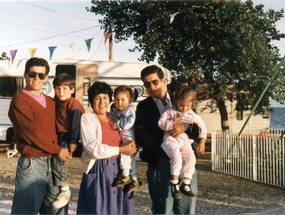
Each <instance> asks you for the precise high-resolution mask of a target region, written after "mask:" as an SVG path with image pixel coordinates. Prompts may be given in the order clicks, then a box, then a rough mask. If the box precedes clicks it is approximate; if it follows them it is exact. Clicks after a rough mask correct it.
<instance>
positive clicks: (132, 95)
mask: <svg viewBox="0 0 285 215" xmlns="http://www.w3.org/2000/svg"><path fill="white" fill-rule="evenodd" d="M119 92H127V93H128V94H129V99H130V102H134V101H136V100H137V98H138V95H139V93H138V91H137V89H136V88H130V87H129V86H126V85H121V86H118V87H117V88H116V89H115V91H114V97H115V96H116V95H117V94H118V93H119Z"/></svg>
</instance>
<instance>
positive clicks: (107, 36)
mask: <svg viewBox="0 0 285 215" xmlns="http://www.w3.org/2000/svg"><path fill="white" fill-rule="evenodd" d="M112 33H113V32H111V33H108V34H104V37H105V42H104V45H105V44H106V42H107V40H108V39H109V37H110V36H111V35H112Z"/></svg>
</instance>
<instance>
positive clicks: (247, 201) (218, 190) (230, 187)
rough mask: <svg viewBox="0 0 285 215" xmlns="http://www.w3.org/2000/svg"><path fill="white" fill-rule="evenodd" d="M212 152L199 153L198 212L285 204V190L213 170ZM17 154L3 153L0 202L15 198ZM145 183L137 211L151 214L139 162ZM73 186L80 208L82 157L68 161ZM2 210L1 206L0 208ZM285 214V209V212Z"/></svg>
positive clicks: (137, 195)
mask: <svg viewBox="0 0 285 215" xmlns="http://www.w3.org/2000/svg"><path fill="white" fill-rule="evenodd" d="M210 159H211V157H210V154H204V155H198V158H197V175H198V198H197V205H196V213H197V214H244V213H262V212H264V211H266V210H268V209H274V208H277V207H285V195H284V194H285V190H284V189H282V188H278V187H274V186H270V185H266V184H262V183H257V182H254V181H250V180H246V179H243V178H238V177H235V176H231V175H226V174H222V173H217V172H213V171H211V163H210ZM17 161H18V158H17V157H13V158H9V159H8V158H7V157H6V156H4V155H3V154H2V155H0V201H2V202H7V201H3V200H12V199H13V190H14V180H15V171H16V167H17ZM138 166H139V171H140V173H139V174H140V178H141V180H142V182H143V186H142V187H141V188H140V189H139V191H137V192H136V193H135V208H136V213H137V214H151V211H150V206H151V201H150V198H149V194H148V187H147V181H146V176H145V172H146V169H147V165H146V164H145V163H143V162H138ZM68 168H69V174H68V177H69V181H70V182H71V189H72V195H73V198H72V202H73V205H72V207H74V208H75V207H76V205H74V204H76V201H77V198H78V191H79V186H80V182H81V177H82V169H83V165H82V163H81V162H80V159H79V158H74V159H73V160H72V161H70V162H69V163H68ZM0 211H1V209H0ZM284 213H285V211H284Z"/></svg>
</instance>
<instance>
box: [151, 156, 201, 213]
mask: <svg viewBox="0 0 285 215" xmlns="http://www.w3.org/2000/svg"><path fill="white" fill-rule="evenodd" d="M182 179H183V173H182V172H181V174H180V175H179V180H180V183H181V182H182ZM147 180H148V187H149V193H150V196H151V199H152V208H151V210H152V213H153V214H172V213H174V214H195V207H196V198H191V197H188V196H186V195H183V194H182V198H181V199H173V198H172V193H171V185H170V184H169V180H171V173H170V161H169V158H160V159H159V162H158V164H157V165H156V167H155V169H153V168H150V167H149V168H148V169H147ZM190 187H191V190H192V192H193V193H195V194H197V188H198V186H197V175H196V170H195V173H194V175H193V177H192V180H191V185H190Z"/></svg>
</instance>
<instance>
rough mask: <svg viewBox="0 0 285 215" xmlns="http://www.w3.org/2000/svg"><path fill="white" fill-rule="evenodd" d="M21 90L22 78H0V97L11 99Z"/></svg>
mask: <svg viewBox="0 0 285 215" xmlns="http://www.w3.org/2000/svg"><path fill="white" fill-rule="evenodd" d="M22 89H23V78H22V77H0V97H13V96H14V95H15V94H16V93H17V92H19V91H20V90H22Z"/></svg>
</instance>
